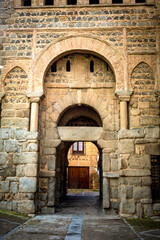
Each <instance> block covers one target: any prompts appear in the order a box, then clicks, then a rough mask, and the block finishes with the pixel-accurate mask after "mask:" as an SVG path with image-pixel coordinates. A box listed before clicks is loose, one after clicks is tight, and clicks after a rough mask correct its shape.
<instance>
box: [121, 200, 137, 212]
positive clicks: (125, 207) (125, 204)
mask: <svg viewBox="0 0 160 240" xmlns="http://www.w3.org/2000/svg"><path fill="white" fill-rule="evenodd" d="M135 210H136V207H135V201H134V199H126V200H125V199H122V201H121V203H120V213H122V214H133V213H135Z"/></svg>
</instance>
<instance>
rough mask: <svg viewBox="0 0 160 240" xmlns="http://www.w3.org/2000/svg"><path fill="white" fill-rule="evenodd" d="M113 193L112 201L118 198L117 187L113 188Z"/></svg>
mask: <svg viewBox="0 0 160 240" xmlns="http://www.w3.org/2000/svg"><path fill="white" fill-rule="evenodd" d="M111 192H112V195H111V198H112V199H117V198H118V188H117V187H113V188H112V190H111Z"/></svg>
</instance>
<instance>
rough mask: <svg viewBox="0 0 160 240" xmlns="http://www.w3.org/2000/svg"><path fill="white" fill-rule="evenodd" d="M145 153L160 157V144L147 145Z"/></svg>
mask: <svg viewBox="0 0 160 240" xmlns="http://www.w3.org/2000/svg"><path fill="white" fill-rule="evenodd" d="M145 153H146V154H149V155H160V144H146V145H145Z"/></svg>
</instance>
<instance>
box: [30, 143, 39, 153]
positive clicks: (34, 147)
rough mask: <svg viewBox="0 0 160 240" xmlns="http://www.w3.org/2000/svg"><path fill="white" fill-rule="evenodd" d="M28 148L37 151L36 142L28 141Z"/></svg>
mask: <svg viewBox="0 0 160 240" xmlns="http://www.w3.org/2000/svg"><path fill="white" fill-rule="evenodd" d="M28 150H29V152H37V151H38V143H29V144H28Z"/></svg>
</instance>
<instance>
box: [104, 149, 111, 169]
mask: <svg viewBox="0 0 160 240" xmlns="http://www.w3.org/2000/svg"><path fill="white" fill-rule="evenodd" d="M102 158H103V160H102V164H103V166H102V169H103V171H104V172H109V171H110V170H111V159H110V156H109V155H106V154H104V153H103V157H102Z"/></svg>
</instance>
